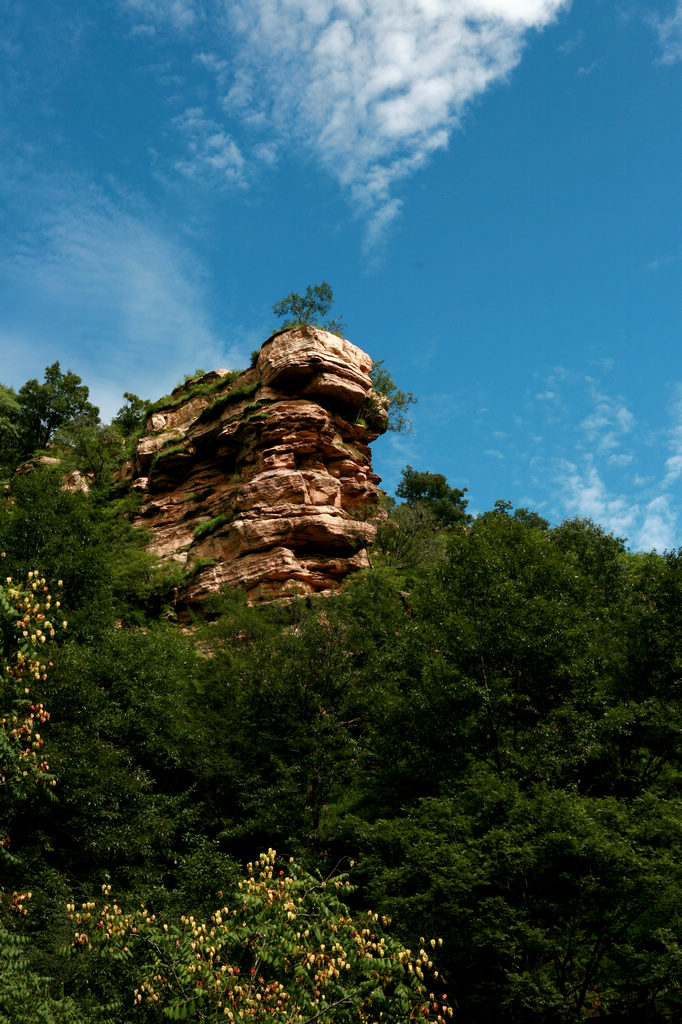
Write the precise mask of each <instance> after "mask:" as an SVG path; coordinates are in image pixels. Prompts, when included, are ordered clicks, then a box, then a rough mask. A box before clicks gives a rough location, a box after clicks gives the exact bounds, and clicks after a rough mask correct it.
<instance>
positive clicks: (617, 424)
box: [580, 380, 635, 454]
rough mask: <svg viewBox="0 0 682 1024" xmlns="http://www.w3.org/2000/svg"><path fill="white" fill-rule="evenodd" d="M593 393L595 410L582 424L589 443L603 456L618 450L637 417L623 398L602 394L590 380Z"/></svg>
mask: <svg viewBox="0 0 682 1024" xmlns="http://www.w3.org/2000/svg"><path fill="white" fill-rule="evenodd" d="M589 383H590V385H591V389H592V392H593V401H594V408H593V410H592V412H591V413H590V414H589V416H586V417H585V419H584V420H583V421H582V423H581V424H580V427H581V430H582V431H583V432H584V435H585V438H586V441H587V443H588V444H589V446H590V447H591V448H592V449H596V450H597V451H598V452H600V453H601V454H604V453H606V452H610V451H612V450H613V449H614V448H617V447H618V446H619V445H620V443H621V441H622V439H623V437H624V435H625V434H629V433H630V431H631V430H632V428H633V426H634V424H635V417H634V416H633V414H632V413H631V412H630V410H629V409H628V408H627V406H626V405H625V403H624V401H623V399H622V398H620V397H617V398H613V397H611V396H609V395H606V394H604V393H603V392H600V391H599V390H598V389H596V388H595V387H594V383H593V382H592V381H591V380H589Z"/></svg>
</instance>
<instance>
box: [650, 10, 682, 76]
mask: <svg viewBox="0 0 682 1024" xmlns="http://www.w3.org/2000/svg"><path fill="white" fill-rule="evenodd" d="M651 22H652V24H653V26H654V28H655V29H656V32H657V34H658V41H659V44H660V47H661V57H660V62H661V64H676V63H677V61H680V60H682V0H677V7H676V8H675V10H674V11H673V13H672V14H671V15H670V16H669V17H667V18H660V17H653V18H652V19H651Z"/></svg>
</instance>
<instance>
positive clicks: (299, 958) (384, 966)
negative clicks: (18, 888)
mask: <svg viewBox="0 0 682 1024" xmlns="http://www.w3.org/2000/svg"><path fill="white" fill-rule="evenodd" d="M275 865H276V855H275V851H274V850H268V852H267V853H262V854H261V855H260V858H259V860H258V861H257V862H256V863H255V864H248V865H247V875H246V877H245V878H244V879H243V880H242V881H241V882H239V887H238V888H239V895H238V897H237V898H236V900H235V905H233V906H231V907H230V906H224V907H222V908H220V909H219V910H216V911H215V913H214V914H213V915H212V916H211V918H210V920H208V921H199V920H197V919H195V917H194V916H192V915H188V916H187V915H184V916H182V917H181V918H180V920H179V921H178V922H173V923H169V922H164V921H162V920H160V919H159V918H157V917H156V915H155V914H153V913H150V912H149V910H148V909H147V908H146V906H144V905H142V906H141V907H140V908H139V909H135V910H132V911H126V910H124V909H123V908H122V907H120V906H119V905H118V903H117V902H116V901H115V900H112V899H111V898H110V889H111V887H110V886H103V887H102V891H103V902H102V904H101V905H100V906H97V905H95V904H93V903H84V904H82V905H81V906H80V907H79V908H78V909H77V908H76V905H75V904H73V903H72V904H69V905H68V906H67V912H68V915H69V919H70V920H71V921H72V923H73V925H74V926H75V933H74V937H73V940H72V947H73V948H74V949H75V950H78V951H79V952H83V951H86V950H92V951H94V952H96V953H97V954H98V955H100V956H101V955H109V956H111V957H114V958H116V959H118V960H127V961H129V962H130V965H131V967H133V969H134V970H137V972H138V974H137V979H136V982H137V983H136V987H135V988H134V991H132V992H131V1000H132V1003H133V1005H136V1006H140V1005H146V1006H148V1007H151V1008H156V1009H158V1010H160V1011H161V1012H163V1014H164V1015H165V1016H166V1017H168V1018H170V1019H171V1020H182V1019H185V1018H186V1017H188V1016H198V1017H199V1018H200V1019H203V1020H210V1021H217V1020H227V1021H233V1022H243V1024H255V1022H257V1021H268V1022H271V1024H308V1022H311V1021H319V1022H320V1024H374V1022H379V1021H382V1022H386V1024H390V1022H393V1024H398V1022H400V1024H405V1022H407V1021H413V1020H417V1019H424V1020H431V1021H434V1022H435V1024H445V1021H446V1020H449V1019H450V1018H451V1017H452V1016H453V1010H452V1008H451V1007H450V1005H449V1003H448V997H447V993H446V992H444V991H443V981H442V979H440V978H439V977H438V971H436V970H434V967H433V963H432V960H431V956H432V953H433V950H434V949H435V948H436V946H437V943H436V941H435V940H433V941H432V942H431V943H430V944H428V943H425V942H424V941H423V940H422V942H421V943H420V949H419V951H418V952H417V953H416V954H414V953H412V951H411V950H409V949H406V948H404V947H403V946H402V945H401V944H400V943H399V942H397V941H396V940H395V939H393V938H391V937H390V936H389V935H388V934H387V932H386V928H387V926H388V925H389V924H390V920H389V919H387V918H379V916H378V915H377V914H375V913H372V912H371V911H367V912H366V913H365V914H364V915H363V916H359V917H357V916H354V915H353V914H352V913H351V911H350V910H349V908H348V906H347V905H346V903H344V902H343V899H344V897H347V896H348V895H349V894H350V892H351V891H352V889H351V886H350V882H349V881H348V878H347V876H346V875H338V876H333V877H330V878H327V879H321V878H316V877H314V876H313V875H311V874H309V873H308V872H307V871H305V870H304V869H303V868H302V867H301V866H300V865H298V864H297V863H296V862H295V861H294V860H293V858H292V859H291V860H290V861H289V862H288V863H287V864H286V866H285V868H282V869H280V870H276V866H275ZM427 946H428V950H427V948H426V947H427Z"/></svg>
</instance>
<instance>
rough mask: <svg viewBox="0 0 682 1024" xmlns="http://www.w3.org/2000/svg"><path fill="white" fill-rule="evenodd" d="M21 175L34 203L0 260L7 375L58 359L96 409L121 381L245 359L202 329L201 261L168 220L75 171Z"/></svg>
mask: <svg viewBox="0 0 682 1024" xmlns="http://www.w3.org/2000/svg"><path fill="white" fill-rule="evenodd" d="M24 185H25V187H26V188H27V189H29V194H30V197H31V199H32V200H33V203H34V207H35V209H34V212H33V214H32V217H31V220H30V222H29V223H27V224H26V226H25V229H24V230H23V232H22V234H21V235H20V236H17V237H16V238H15V240H14V244H13V245H12V246H10V247H9V248H8V249H7V250H6V252H5V255H4V256H3V257H2V258H1V259H0V292H2V293H5V294H7V295H9V294H11V296H12V302H11V303H3V307H2V312H1V313H0V335H2V336H4V337H8V336H12V335H16V334H17V332H20V334H21V338H22V347H21V349H20V351H21V354H22V358H21V359H18V360H17V361H16V362H15V364H14V366H13V367H12V374H13V378H14V379H13V383H19V384H20V383H23V380H25V379H26V378H27V377H29V376H34V375H35V373H36V366H40V365H41V362H42V364H43V365H45V364H46V363H47V362H48V361H49V362H53V361H54V359H56V358H58V359H60V360H61V361H62V362H63V364H64V365H72V366H73V369H74V370H75V371H76V372H78V373H80V374H81V376H83V378H84V379H85V380H86V381H87V382H88V384H90V386H91V389H92V390H93V395H94V398H95V401H96V402H97V403H98V404H100V405H101V406H102V407H103V412H104V413H106V414H107V415H108V414H109V413H110V412H113V411H115V410H116V408H117V407H118V406H117V405H116V404H115V402H116V401H117V399H119V398H120V395H121V393H122V391H123V390H133V391H136V392H138V393H141V394H144V396H145V397H147V396H149V397H151V396H158V395H159V394H161V393H162V392H163V390H165V389H167V388H168V387H172V386H173V385H174V384H175V383H176V382H177V379H178V377H182V375H183V374H184V373H185V372H187V371H192V370H193V369H194V368H195V367H197V366H206V367H207V368H209V367H210V368H213V367H215V366H228V367H229V366H230V365H235V364H236V365H239V364H241V365H244V362H245V360H248V351H247V350H245V351H243V352H242V351H236V350H231V349H230V348H229V347H228V346H227V345H226V344H225V343H224V342H223V340H222V338H221V337H220V336H219V335H218V334H217V332H216V331H215V330H214V328H213V326H212V323H211V318H210V316H209V313H208V301H207V287H206V283H205V281H204V274H203V268H202V267H201V265H200V264H199V263H198V262H197V261H196V260H195V258H194V257H193V256H192V254H191V252H190V251H189V250H188V249H187V248H186V246H185V245H184V244H183V243H182V241H181V240H180V239H179V238H178V236H177V235H176V234H174V233H173V231H172V229H168V228H167V227H166V226H164V224H162V223H160V222H158V221H157V220H155V219H154V218H153V217H152V216H151V215H150V214H149V213H148V211H146V210H144V209H143V208H141V207H140V206H139V205H137V206H136V204H135V203H134V202H132V201H126V200H122V199H121V198H120V197H117V196H115V195H111V194H109V195H105V194H104V193H103V192H102V191H101V190H99V189H96V188H94V187H92V186H91V185H88V183H86V182H83V181H80V182H76V181H75V180H73V179H71V180H70V181H69V182H68V183H66V182H64V181H61V182H56V181H54V180H51V181H48V180H46V179H41V178H35V179H32V180H30V181H28V182H25V183H24ZM245 349H246V346H245ZM103 352H106V354H107V355H106V360H105V361H103V359H102V353H103ZM22 360H23V361H22ZM3 372H6V370H5V371H3ZM118 404H120V402H119V403H118Z"/></svg>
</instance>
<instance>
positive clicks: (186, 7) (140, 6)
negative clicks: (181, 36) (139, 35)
mask: <svg viewBox="0 0 682 1024" xmlns="http://www.w3.org/2000/svg"><path fill="white" fill-rule="evenodd" d="M123 5H124V6H125V7H127V8H128V10H129V11H131V13H133V14H134V15H136V16H137V17H139V18H141V19H142V22H138V23H137V25H136V28H137V29H138V31H139V28H140V26H143V27H144V26H149V25H150V24H153V23H154V22H167V23H168V24H169V25H171V26H172V27H173V28H174V29H180V30H181V31H185V30H186V29H188V28H191V27H192V26H194V25H195V24H196V22H197V19H198V18H199V17H200V13H201V6H202V5H200V4H199V3H198V2H197V0H123Z"/></svg>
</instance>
